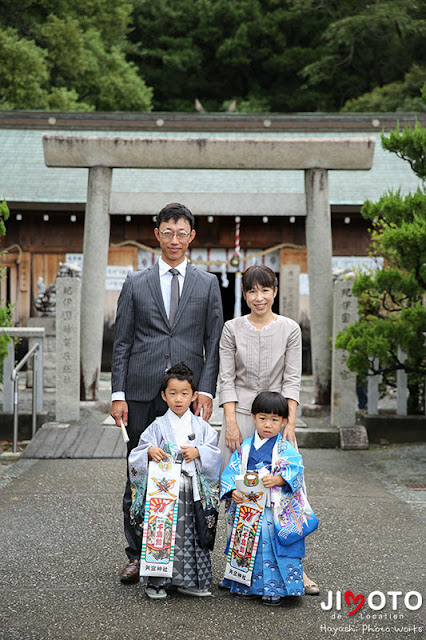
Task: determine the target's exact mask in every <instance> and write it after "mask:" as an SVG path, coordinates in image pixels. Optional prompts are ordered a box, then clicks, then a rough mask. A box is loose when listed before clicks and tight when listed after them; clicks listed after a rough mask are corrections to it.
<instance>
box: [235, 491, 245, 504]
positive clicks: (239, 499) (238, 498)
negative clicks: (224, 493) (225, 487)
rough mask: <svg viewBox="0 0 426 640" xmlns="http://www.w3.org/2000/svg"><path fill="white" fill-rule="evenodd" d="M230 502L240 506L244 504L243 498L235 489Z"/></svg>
mask: <svg viewBox="0 0 426 640" xmlns="http://www.w3.org/2000/svg"><path fill="white" fill-rule="evenodd" d="M232 501H233V502H235V504H242V503H243V502H245V498H244V496H243V495H242V494H241V493H240V492H239V491H237V489H234V491H233V492H232Z"/></svg>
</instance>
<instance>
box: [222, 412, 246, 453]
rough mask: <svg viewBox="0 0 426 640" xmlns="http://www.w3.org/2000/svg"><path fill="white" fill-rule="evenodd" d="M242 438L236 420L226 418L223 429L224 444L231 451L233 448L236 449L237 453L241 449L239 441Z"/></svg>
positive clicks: (240, 441)
mask: <svg viewBox="0 0 426 640" xmlns="http://www.w3.org/2000/svg"><path fill="white" fill-rule="evenodd" d="M242 441H243V438H242V436H241V431H240V429H239V427H238V424H237V421H236V420H232V421H228V420H226V431H225V444H226V446H227V447H228V449H229V450H230V451H231V453H234V451H235V449H238V453H239V452H240V451H241V443H242Z"/></svg>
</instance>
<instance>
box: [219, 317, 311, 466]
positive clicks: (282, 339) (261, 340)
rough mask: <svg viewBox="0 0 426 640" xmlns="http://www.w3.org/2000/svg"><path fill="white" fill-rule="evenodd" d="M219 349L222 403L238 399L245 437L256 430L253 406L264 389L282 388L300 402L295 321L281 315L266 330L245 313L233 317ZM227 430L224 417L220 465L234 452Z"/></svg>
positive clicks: (299, 345)
mask: <svg viewBox="0 0 426 640" xmlns="http://www.w3.org/2000/svg"><path fill="white" fill-rule="evenodd" d="M219 353H220V369H219V371H220V386H219V404H220V406H222V405H223V404H224V403H225V402H235V410H236V418H237V423H238V426H239V428H240V431H241V435H242V437H243V439H244V438H248V437H249V436H251V435H253V433H254V423H253V419H252V417H251V405H252V403H253V400H254V399H255V397H256V396H257V395H258V393H260V392H261V391H278V392H279V393H282V395H283V396H284V397H285V398H290V399H292V400H295V401H296V402H299V389H300V378H301V373H302V337H301V331H300V327H299V325H298V324H297V322H295V321H294V320H291V319H290V318H286V317H285V316H277V318H276V320H275V321H274V322H272V323H271V324H269V325H267V326H266V327H263V329H256V327H254V326H253V325H251V324H250V323H249V321H248V320H247V316H243V317H240V318H234V319H233V320H229V321H228V322H226V323H225V325H224V327H223V332H222V337H221V339H220V347H219ZM225 432H226V424H225V417H224V418H223V422H222V429H221V433H220V438H219V447H220V449H221V451H222V469H223V468H224V467H225V466H226V465H227V464H228V462H229V459H230V457H231V451H230V450H229V449H228V447H227V446H226V444H225Z"/></svg>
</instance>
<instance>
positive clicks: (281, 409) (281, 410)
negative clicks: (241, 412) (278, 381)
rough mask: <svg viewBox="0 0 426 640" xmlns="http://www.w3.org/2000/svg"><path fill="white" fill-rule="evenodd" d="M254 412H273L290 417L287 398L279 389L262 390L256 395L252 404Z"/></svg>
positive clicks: (282, 416)
mask: <svg viewBox="0 0 426 640" xmlns="http://www.w3.org/2000/svg"><path fill="white" fill-rule="evenodd" d="M251 412H252V414H254V415H256V414H257V413H273V414H274V415H276V416H281V418H288V404H287V400H286V399H285V398H284V396H282V395H281V394H280V393H278V392H277V391H262V392H261V393H259V395H257V396H256V397H255V399H254V400H253V404H252V405H251Z"/></svg>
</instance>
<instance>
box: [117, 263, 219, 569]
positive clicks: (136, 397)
mask: <svg viewBox="0 0 426 640" xmlns="http://www.w3.org/2000/svg"><path fill="white" fill-rule="evenodd" d="M222 327H223V314H222V300H221V295H220V289H219V283H218V281H217V278H216V276H214V275H212V274H210V273H206V272H205V271H200V270H199V269H196V268H195V267H193V266H192V265H190V264H188V265H187V267H186V274H185V280H184V284H183V289H182V295H181V298H180V301H179V307H178V310H177V313H176V316H175V319H174V322H173V325H172V326H170V324H169V320H168V318H167V315H166V310H165V308H164V302H163V297H162V293H161V286H160V276H159V268H158V263H156V264H155V265H154V266H153V267H150V268H148V269H146V270H145V271H137V272H134V273H130V274H129V275H128V277H127V279H126V281H125V283H124V285H123V288H122V290H121V293H120V297H119V299H118V306H117V316H116V321H115V337H114V348H113V357H112V368H111V384H112V391H113V392H115V391H124V392H125V394H126V401H127V403H128V406H129V419H128V433H129V436H130V442H129V443H128V452H130V451H131V449H133V448H134V447H136V446H137V444H138V442H139V437H140V434H141V433H142V432H143V431H144V430H145V429H146V428H147V427H148V426H149V425H150V424H151V422H152V421H153V420H154V419H155V418H156V417H157V416H158V415H162V414H163V413H165V411H166V409H167V406H166V404H165V403H164V402H163V400H162V399H161V395H160V387H161V381H162V378H163V376H164V372H165V369H166V367H167V363H168V362H169V360H170V362H171V364H172V365H174V364H176V363H178V362H181V361H182V362H185V364H186V365H187V366H188V367H189V368H190V369H192V371H193V372H194V374H195V378H196V381H197V389H198V390H199V391H205V392H207V393H211V394H212V395H214V394H215V391H216V382H217V375H218V369H219V339H220V335H221V332H222ZM130 504H131V496H130V486H129V482H127V486H126V492H125V494H124V499H123V511H124V529H125V534H126V538H127V541H128V543H129V547H128V548H127V550H126V552H127V555H128V557H129V558H131V559H132V558H137V557H139V554H140V539H138V538H137V537H136V536H135V533H134V530H133V527H132V526H131V525H130V523H129V519H128V511H129V508H130Z"/></svg>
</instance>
